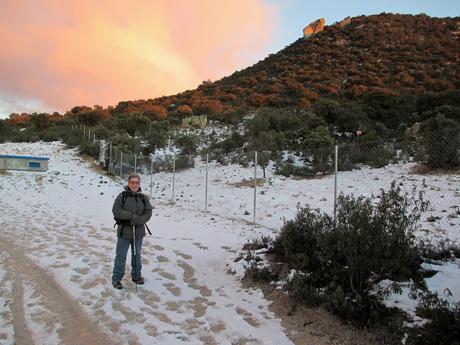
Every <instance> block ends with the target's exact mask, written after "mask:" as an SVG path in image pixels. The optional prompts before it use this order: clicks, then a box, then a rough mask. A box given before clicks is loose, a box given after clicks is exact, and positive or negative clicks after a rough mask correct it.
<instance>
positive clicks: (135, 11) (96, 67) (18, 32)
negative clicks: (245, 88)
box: [0, 0, 278, 113]
mask: <svg viewBox="0 0 460 345" xmlns="http://www.w3.org/2000/svg"><path fill="white" fill-rule="evenodd" d="M133 3H134V4H129V3H128V1H121V0H118V1H97V2H93V1H89V0H81V1H62V2H60V1H54V0H44V1H40V2H35V1H11V0H2V3H1V4H0V75H1V79H0V96H1V98H2V100H3V101H2V104H5V103H8V102H9V103H10V104H14V103H17V102H18V100H22V101H23V102H24V103H26V104H46V105H47V106H50V107H54V109H57V110H61V111H62V110H67V109H69V108H70V107H72V106H74V105H82V104H85V105H94V104H101V105H108V104H116V103H117V102H119V101H122V100H130V99H140V98H155V97H159V96H162V95H168V94H174V93H177V92H181V91H185V90H186V89H191V88H195V87H196V86H197V85H198V84H200V83H201V82H202V81H203V80H207V79H211V80H216V79H218V78H221V77H223V76H225V75H228V74H231V73H232V72H233V71H235V70H238V69H241V68H244V67H246V66H247V65H249V64H253V63H255V62H257V60H259V59H261V58H263V57H264V56H265V55H266V51H267V49H268V47H269V44H270V35H271V33H272V31H273V30H274V29H275V28H276V26H277V25H278V19H277V18H278V12H277V10H276V8H275V7H273V6H272V5H267V4H265V3H263V1H262V0H232V1H227V0H219V1H215V0H197V1H179V0H162V1H150V0H138V1H135V2H133ZM10 96H11V100H10V101H8V99H7V98H8V97H10ZM37 102H38V103H37ZM25 108H27V107H25ZM40 110H42V109H37V111H40ZM2 112H3V113H5V108H4V107H3V109H2V105H1V104H0V113H2Z"/></svg>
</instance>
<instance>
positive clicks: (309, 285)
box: [273, 183, 427, 325]
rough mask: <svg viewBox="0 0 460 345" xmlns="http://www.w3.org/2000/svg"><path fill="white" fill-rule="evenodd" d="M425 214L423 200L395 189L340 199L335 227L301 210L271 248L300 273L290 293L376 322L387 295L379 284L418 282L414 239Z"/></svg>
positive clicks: (329, 219) (360, 321)
mask: <svg viewBox="0 0 460 345" xmlns="http://www.w3.org/2000/svg"><path fill="white" fill-rule="evenodd" d="M426 208H427V203H426V202H425V201H424V200H423V198H422V196H421V194H419V195H418V196H417V195H416V192H415V190H413V192H412V194H402V192H401V190H400V188H399V187H396V186H395V183H393V184H392V186H391V188H390V190H389V191H388V192H385V191H382V192H381V193H380V195H379V196H378V197H372V198H365V197H358V198H355V197H353V196H344V195H341V196H340V197H339V199H338V209H337V219H336V222H334V220H333V219H332V217H330V216H329V215H327V214H325V213H324V214H321V213H320V212H319V210H312V209H310V208H309V207H308V206H307V207H304V208H300V207H299V208H298V212H297V215H296V218H295V219H294V220H291V221H288V222H286V223H285V224H284V226H283V228H282V230H281V232H280V234H279V236H278V237H277V238H276V240H275V241H274V243H273V252H274V253H275V254H277V255H279V256H280V257H282V258H283V261H284V262H285V263H286V264H287V265H288V266H289V268H291V269H296V270H297V271H298V272H299V273H298V274H297V275H295V276H294V278H293V279H291V280H290V281H289V283H288V284H287V286H286V287H287V289H288V291H289V292H290V294H291V295H293V296H295V297H297V298H299V299H301V300H303V301H304V302H306V303H310V304H314V305H316V304H317V303H324V304H325V305H326V306H327V307H329V308H330V309H331V310H333V311H334V312H336V313H337V314H339V315H341V316H342V317H344V318H346V319H349V320H352V321H354V322H357V323H358V324H361V325H363V324H366V323H368V322H375V321H377V320H378V319H379V315H382V313H383V311H384V308H383V307H382V305H381V304H380V301H381V299H382V298H383V296H384V295H385V294H386V293H388V291H383V290H379V289H378V287H377V285H376V284H377V283H378V282H379V281H381V280H383V279H391V280H394V281H398V280H402V279H413V280H415V281H420V280H421V278H422V277H421V274H420V273H419V267H420V263H421V258H420V254H419V252H418V249H417V247H416V246H415V244H414V235H413V233H414V231H415V230H416V229H417V228H418V226H419V225H418V221H419V220H420V216H421V213H422V212H423V211H425V210H426ZM397 288H398V287H397V286H394V289H395V290H397Z"/></svg>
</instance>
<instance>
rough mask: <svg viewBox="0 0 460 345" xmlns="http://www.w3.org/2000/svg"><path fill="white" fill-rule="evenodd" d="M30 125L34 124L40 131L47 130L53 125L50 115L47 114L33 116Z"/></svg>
mask: <svg viewBox="0 0 460 345" xmlns="http://www.w3.org/2000/svg"><path fill="white" fill-rule="evenodd" d="M30 123H31V124H32V126H34V127H35V128H37V129H39V130H43V129H47V128H49V127H50V125H51V123H50V120H49V115H48V114H47V113H40V114H35V115H32V117H31V118H30Z"/></svg>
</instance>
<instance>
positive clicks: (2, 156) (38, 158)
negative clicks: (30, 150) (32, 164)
mask: <svg viewBox="0 0 460 345" xmlns="http://www.w3.org/2000/svg"><path fill="white" fill-rule="evenodd" d="M0 158H19V159H33V160H38V161H49V158H48V157H33V156H15V155H0Z"/></svg>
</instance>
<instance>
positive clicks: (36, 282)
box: [0, 237, 116, 345]
mask: <svg viewBox="0 0 460 345" xmlns="http://www.w3.org/2000/svg"><path fill="white" fill-rule="evenodd" d="M0 251H1V252H4V253H7V254H8V258H7V260H6V261H5V264H6V265H5V267H6V270H7V272H8V273H9V274H11V275H13V276H14V277H15V278H14V284H13V300H12V306H11V309H12V312H13V314H14V332H15V343H16V344H23V345H28V344H34V343H35V341H34V339H33V332H32V330H30V329H29V328H28V326H27V323H26V315H25V313H27V310H26V309H25V308H27V306H25V305H24V288H23V286H27V285H32V286H34V288H36V290H37V291H36V292H37V293H38V294H39V295H40V296H41V297H42V300H43V303H44V306H45V308H46V309H47V310H49V311H50V312H51V313H53V314H54V315H57V318H56V319H55V320H44V321H45V322H48V323H50V322H51V323H56V322H59V323H60V324H61V325H62V327H61V328H60V329H59V330H58V331H57V332H58V334H59V338H60V343H62V344H66V345H79V344H87V345H91V344H95V345H96V344H97V345H105V344H107V345H109V344H116V342H115V341H114V340H113V339H111V338H110V337H109V336H108V335H107V334H105V333H103V332H102V331H101V330H100V329H99V328H98V326H97V325H96V321H95V320H92V319H91V318H90V317H89V316H88V315H87V314H86V313H85V312H84V311H83V310H82V309H81V308H80V306H79V303H78V301H76V300H74V299H72V298H71V297H70V296H69V295H68V294H67V292H65V291H64V290H63V289H62V288H61V287H60V286H59V285H58V284H56V282H55V281H54V279H53V278H52V277H51V276H50V275H49V274H48V273H47V272H46V271H45V270H44V269H42V268H41V267H40V266H38V265H36V264H35V263H34V262H33V261H32V260H31V259H29V258H28V257H27V256H26V255H25V254H24V253H23V252H22V250H21V249H20V248H18V247H17V246H15V245H14V244H12V243H11V242H10V241H8V240H6V239H5V238H3V237H0ZM45 317H46V316H44V318H45Z"/></svg>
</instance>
